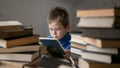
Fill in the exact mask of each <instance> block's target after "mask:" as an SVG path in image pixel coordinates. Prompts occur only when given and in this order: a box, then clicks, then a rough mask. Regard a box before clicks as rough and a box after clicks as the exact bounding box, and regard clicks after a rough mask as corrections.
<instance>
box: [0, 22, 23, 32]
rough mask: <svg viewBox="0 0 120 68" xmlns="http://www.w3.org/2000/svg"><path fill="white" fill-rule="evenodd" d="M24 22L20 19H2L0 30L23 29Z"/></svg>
mask: <svg viewBox="0 0 120 68" xmlns="http://www.w3.org/2000/svg"><path fill="white" fill-rule="evenodd" d="M21 26H22V23H20V22H19V21H0V32H6V31H21V30H22V27H21Z"/></svg>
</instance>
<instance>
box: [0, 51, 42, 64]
mask: <svg viewBox="0 0 120 68" xmlns="http://www.w3.org/2000/svg"><path fill="white" fill-rule="evenodd" d="M39 55H40V54H39V51H36V52H20V53H4V54H0V60H11V61H25V62H32V61H33V60H34V59H36V58H37V57H39Z"/></svg>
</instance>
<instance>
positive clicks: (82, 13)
mask: <svg viewBox="0 0 120 68" xmlns="http://www.w3.org/2000/svg"><path fill="white" fill-rule="evenodd" d="M100 16H101V17H104V16H120V8H103V9H87V10H77V17H100Z"/></svg>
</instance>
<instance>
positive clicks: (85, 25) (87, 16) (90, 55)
mask: <svg viewBox="0 0 120 68" xmlns="http://www.w3.org/2000/svg"><path fill="white" fill-rule="evenodd" d="M119 12H120V8H110V9H92V10H78V11H77V17H80V21H79V23H78V25H77V26H78V27H80V29H81V30H82V32H83V33H82V34H79V33H78V34H72V40H71V42H72V47H74V48H76V52H77V53H76V54H79V55H80V57H79V60H78V65H79V67H80V68H107V67H109V68H120V54H119V52H120V51H119V50H120V49H119V48H120V36H119V34H120V13H119ZM73 50H74V51H75V49H73ZM78 50H79V51H78ZM74 53H75V52H74Z"/></svg>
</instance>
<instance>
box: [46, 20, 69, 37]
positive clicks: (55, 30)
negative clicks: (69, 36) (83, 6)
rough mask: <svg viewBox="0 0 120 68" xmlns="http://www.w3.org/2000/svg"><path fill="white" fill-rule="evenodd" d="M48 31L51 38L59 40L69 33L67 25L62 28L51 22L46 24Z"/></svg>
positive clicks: (58, 24)
mask: <svg viewBox="0 0 120 68" xmlns="http://www.w3.org/2000/svg"><path fill="white" fill-rule="evenodd" d="M48 26H49V31H50V34H51V36H52V37H54V38H57V39H61V38H63V37H64V36H65V34H66V33H67V32H69V25H68V26H67V27H66V28H64V26H63V25H62V24H61V23H59V22H56V21H53V22H52V23H50V24H48Z"/></svg>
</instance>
